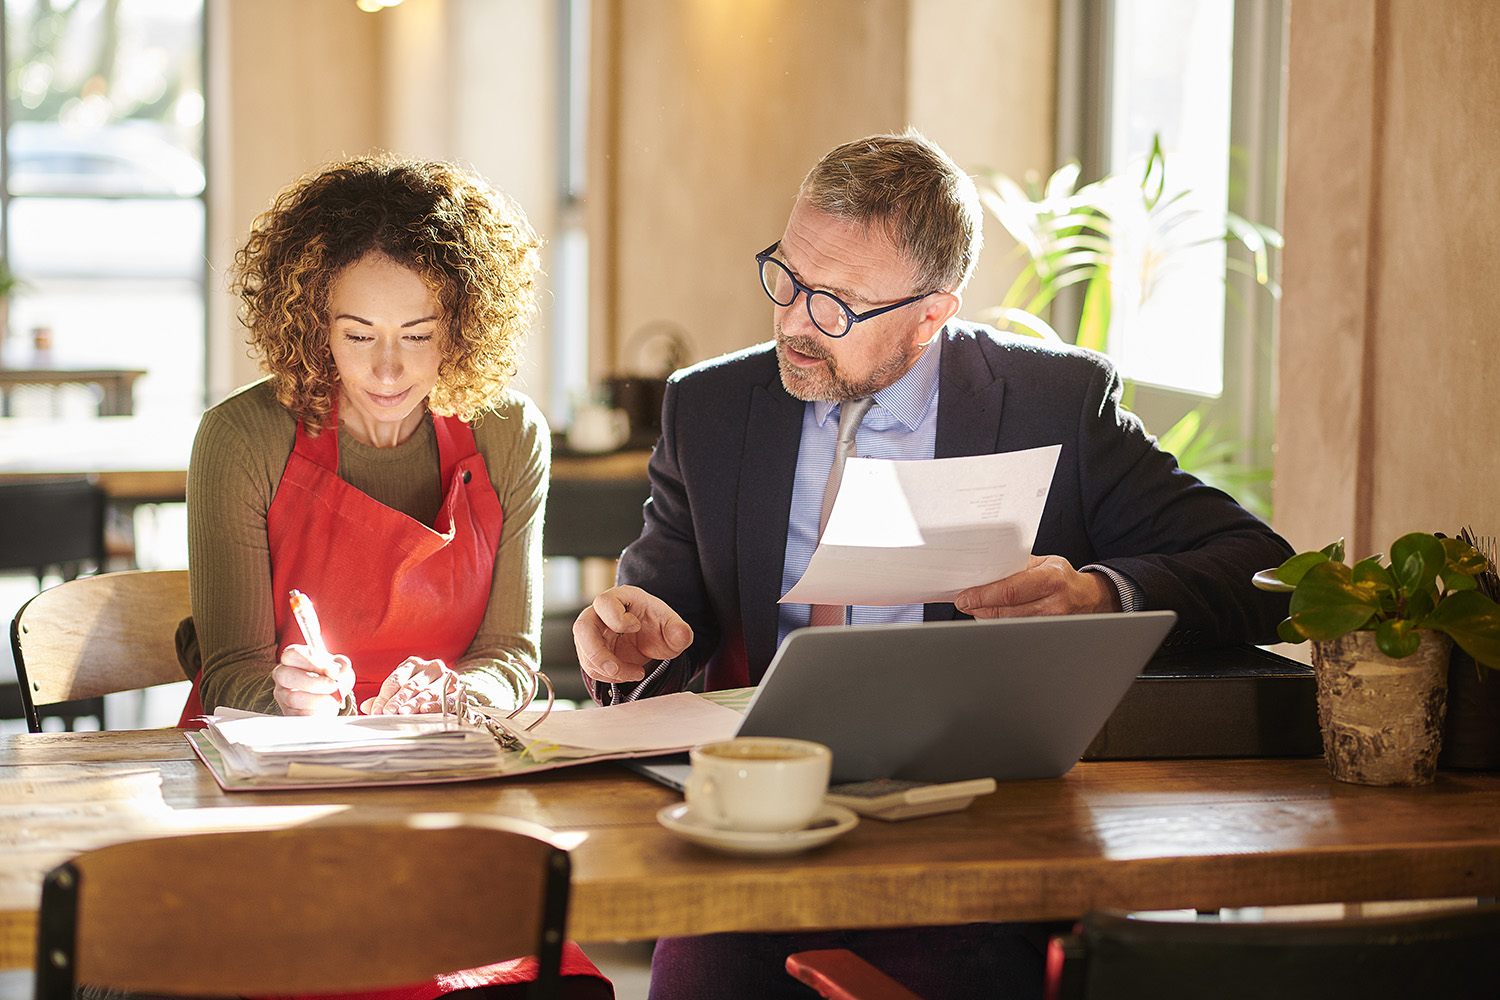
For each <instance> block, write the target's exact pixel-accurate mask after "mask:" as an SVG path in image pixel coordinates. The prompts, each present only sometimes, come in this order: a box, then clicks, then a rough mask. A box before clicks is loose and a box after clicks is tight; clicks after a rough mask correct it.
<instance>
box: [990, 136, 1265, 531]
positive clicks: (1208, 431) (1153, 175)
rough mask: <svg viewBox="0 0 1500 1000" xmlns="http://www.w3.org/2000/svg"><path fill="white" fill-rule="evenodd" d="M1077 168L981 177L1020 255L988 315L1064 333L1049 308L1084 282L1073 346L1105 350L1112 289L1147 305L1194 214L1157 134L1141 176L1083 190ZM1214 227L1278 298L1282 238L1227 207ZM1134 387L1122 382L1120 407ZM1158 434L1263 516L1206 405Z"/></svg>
mask: <svg viewBox="0 0 1500 1000" xmlns="http://www.w3.org/2000/svg"><path fill="white" fill-rule="evenodd" d="M1080 174H1081V168H1080V167H1079V165H1078V164H1077V163H1076V162H1074V163H1069V164H1066V165H1065V166H1063V167H1061V168H1059V169H1058V170H1057V171H1056V172H1055V173H1053V174H1052V176H1051V177H1049V178H1048V179H1047V181H1046V183H1045V184H1044V185H1041V186H1038V185H1037V184H1036V183H1035V182H1029V183H1028V184H1027V185H1026V186H1025V187H1023V186H1022V185H1020V184H1018V183H1016V182H1015V181H1013V180H1011V179H1010V178H1008V177H1006V176H1004V175H1002V174H998V173H995V172H993V171H990V172H986V173H984V174H983V176H982V178H981V183H980V200H981V202H982V203H983V204H984V206H985V208H986V209H987V210H988V211H989V212H990V213H991V214H992V215H993V216H994V217H995V218H996V219H997V220H998V221H999V222H1000V224H1001V225H1003V226H1004V227H1005V229H1006V231H1007V232H1009V233H1010V235H1011V236H1012V238H1014V239H1015V241H1016V244H1017V250H1016V252H1017V253H1018V254H1021V255H1022V256H1023V257H1024V264H1023V266H1022V268H1021V271H1020V273H1019V274H1018V275H1017V277H1016V279H1015V280H1014V281H1013V282H1012V283H1011V286H1010V288H1009V289H1008V290H1007V292H1006V294H1005V296H1004V298H1002V300H1001V302H1000V304H999V306H997V307H996V308H995V309H993V310H992V311H991V313H990V315H988V316H987V317H985V318H987V319H989V320H990V321H991V322H993V323H994V324H995V325H996V326H997V327H999V328H1000V329H1007V328H1019V331H1020V332H1023V333H1027V334H1030V335H1034V336H1041V337H1044V338H1048V339H1058V340H1061V339H1064V338H1062V337H1059V336H1058V335H1057V333H1056V332H1055V331H1054V329H1053V328H1052V326H1051V324H1050V322H1049V318H1050V313H1051V306H1052V303H1053V301H1054V300H1055V299H1056V298H1057V296H1058V295H1059V293H1061V292H1062V291H1063V290H1064V289H1067V288H1070V287H1072V286H1074V285H1081V286H1082V288H1083V293H1082V295H1083V301H1082V306H1081V310H1080V313H1079V320H1078V329H1077V333H1076V336H1075V337H1074V338H1073V343H1075V344H1077V345H1078V346H1080V347H1087V348H1090V349H1093V350H1096V351H1101V352H1102V351H1104V350H1105V349H1106V348H1107V347H1108V346H1109V331H1110V326H1111V324H1112V323H1113V322H1115V321H1116V317H1115V315H1114V312H1115V308H1114V307H1115V302H1116V295H1117V293H1118V291H1119V290H1120V289H1121V288H1129V289H1134V290H1135V291H1136V292H1137V294H1138V296H1139V300H1140V301H1141V302H1144V301H1145V299H1146V298H1148V297H1149V296H1150V295H1151V294H1152V292H1153V290H1154V289H1155V287H1156V285H1157V282H1158V280H1159V279H1160V277H1161V276H1162V275H1163V274H1165V273H1166V272H1167V271H1168V270H1169V269H1170V268H1171V267H1173V265H1174V263H1175V262H1176V259H1177V258H1178V257H1180V254H1181V252H1182V251H1183V250H1185V249H1187V248H1190V247H1193V246H1196V245H1198V244H1199V243H1201V242H1202V240H1192V239H1185V238H1183V237H1182V236H1181V235H1180V234H1181V232H1182V231H1183V230H1184V229H1185V228H1186V227H1185V226H1184V224H1185V223H1187V222H1188V221H1189V220H1190V219H1192V218H1193V217H1194V216H1196V215H1198V214H1199V212H1200V210H1198V209H1195V208H1193V207H1192V206H1191V205H1190V204H1189V201H1188V195H1189V194H1190V192H1188V191H1179V192H1177V193H1175V194H1173V195H1170V196H1168V195H1167V194H1166V193H1165V192H1166V154H1165V152H1164V151H1163V150H1162V148H1161V140H1160V137H1159V136H1158V137H1154V138H1153V140H1152V144H1151V152H1150V154H1149V155H1148V156H1147V158H1146V164H1145V168H1144V170H1143V172H1142V174H1141V176H1140V178H1139V180H1134V179H1131V178H1127V177H1124V176H1121V175H1118V174H1112V175H1109V176H1106V177H1104V178H1102V179H1101V180H1099V181H1096V182H1094V183H1092V184H1088V185H1085V186H1084V187H1081V188H1080V187H1078V180H1079V176H1080ZM1221 232H1222V235H1221V236H1219V237H1217V239H1222V240H1226V241H1230V242H1233V243H1237V244H1239V245H1241V246H1243V247H1244V248H1245V249H1246V250H1248V251H1249V253H1250V257H1251V260H1250V263H1249V264H1248V265H1247V264H1246V263H1245V262H1244V261H1241V260H1237V259H1235V258H1234V257H1232V256H1231V257H1230V258H1229V260H1228V265H1229V267H1231V268H1235V269H1241V270H1246V269H1248V270H1249V272H1250V273H1251V274H1253V275H1254V277H1255V281H1256V283H1257V284H1258V285H1260V286H1261V287H1263V288H1265V289H1266V290H1267V291H1268V292H1269V293H1270V294H1271V295H1272V296H1279V295H1280V289H1279V288H1278V287H1277V286H1276V284H1275V283H1274V282H1272V281H1271V276H1270V248H1272V247H1280V246H1281V236H1280V234H1278V233H1277V232H1276V231H1275V230H1274V229H1272V228H1270V227H1268V226H1263V225H1259V224H1256V223H1252V222H1250V221H1248V220H1246V219H1244V218H1243V217H1241V216H1239V215H1236V214H1234V213H1232V212H1230V213H1225V217H1224V219H1223V227H1222V230H1221ZM1132 391H1133V387H1132V386H1130V385H1129V384H1127V386H1126V393H1127V395H1126V399H1125V402H1126V405H1129V403H1130V393H1131V392H1132ZM1157 437H1158V441H1159V442H1160V444H1161V446H1162V447H1163V448H1164V449H1166V450H1167V451H1170V452H1172V453H1173V454H1174V455H1176V456H1177V459H1178V462H1179V463H1180V464H1181V465H1182V467H1183V468H1185V469H1187V470H1188V471H1189V472H1192V473H1193V474H1194V475H1196V476H1198V477H1199V478H1200V479H1202V480H1204V481H1205V482H1207V483H1209V484H1211V485H1214V486H1217V487H1219V488H1220V489H1223V490H1225V491H1226V492H1228V493H1231V494H1234V495H1236V496H1237V497H1239V498H1240V500H1241V502H1242V503H1244V504H1245V505H1246V506H1247V507H1250V508H1251V509H1252V510H1254V511H1255V512H1256V513H1258V514H1260V515H1261V516H1262V517H1266V516H1269V513H1270V511H1269V502H1268V501H1267V500H1266V499H1265V498H1262V497H1260V496H1258V495H1254V494H1249V493H1247V492H1246V490H1245V487H1247V486H1253V485H1254V484H1257V483H1263V482H1265V481H1268V480H1269V478H1270V476H1269V471H1268V470H1265V469H1253V468H1251V469H1247V468H1246V467H1244V466H1243V465H1241V464H1239V463H1237V462H1235V461H1234V460H1233V459H1234V456H1235V455H1236V454H1237V453H1238V452H1239V451H1240V450H1241V448H1242V442H1239V441H1235V440H1229V439H1226V438H1224V436H1223V435H1222V434H1221V433H1220V431H1219V428H1218V427H1217V426H1216V425H1215V424H1214V423H1213V422H1212V421H1210V420H1208V419H1207V414H1206V407H1203V406H1199V407H1197V408H1196V409H1194V410H1192V411H1190V412H1189V413H1187V414H1186V415H1185V416H1183V417H1182V418H1181V419H1180V420H1179V421H1178V422H1177V423H1176V424H1174V425H1173V426H1172V427H1171V428H1169V429H1168V430H1166V431H1165V432H1163V433H1160V434H1158V436H1157Z"/></svg>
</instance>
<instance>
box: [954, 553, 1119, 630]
mask: <svg viewBox="0 0 1500 1000" xmlns="http://www.w3.org/2000/svg"><path fill="white" fill-rule="evenodd" d="M953 604H954V606H955V607H956V608H958V610H960V611H962V612H963V613H964V614H966V615H973V616H974V617H975V618H1019V617H1022V616H1025V615H1081V614H1090V613H1094V612H1106V611H1119V610H1120V594H1119V592H1118V591H1117V590H1115V584H1114V581H1113V580H1111V579H1110V578H1109V577H1107V576H1105V575H1104V574H1103V573H1092V572H1090V573H1080V572H1078V571H1077V570H1075V569H1074V568H1073V564H1072V563H1070V562H1068V561H1067V560H1066V559H1064V558H1063V557H1062V556H1038V555H1033V556H1032V557H1031V558H1030V560H1029V562H1028V565H1027V566H1026V568H1025V569H1023V570H1021V571H1020V572H1019V573H1015V574H1012V575H1011V576H1008V577H1006V578H1005V579H1003V580H996V581H995V582H994V583H986V584H982V585H980V586H978V587H970V588H969V589H968V590H965V591H961V592H960V593H959V595H958V596H957V597H956V598H954V600H953Z"/></svg>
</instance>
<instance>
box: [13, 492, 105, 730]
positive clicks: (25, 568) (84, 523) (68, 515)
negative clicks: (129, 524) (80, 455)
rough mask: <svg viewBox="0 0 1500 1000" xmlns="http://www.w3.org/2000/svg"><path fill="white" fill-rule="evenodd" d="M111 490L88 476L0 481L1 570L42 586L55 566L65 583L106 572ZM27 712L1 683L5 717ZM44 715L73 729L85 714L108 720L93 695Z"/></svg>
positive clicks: (49, 709) (15, 690)
mask: <svg viewBox="0 0 1500 1000" xmlns="http://www.w3.org/2000/svg"><path fill="white" fill-rule="evenodd" d="M105 501H106V497H105V493H104V490H103V489H101V488H100V487H99V486H98V485H96V484H94V483H91V482H89V481H88V480H86V479H59V480H43V481H40V482H27V483H7V484H4V485H0V573H4V572H17V571H22V572H25V573H28V574H31V575H34V576H35V577H36V581H37V587H38V588H40V587H41V586H42V585H43V583H44V582H45V580H46V576H47V573H48V571H49V570H52V569H56V570H57V572H58V574H59V575H60V576H61V577H62V578H63V580H64V581H70V580H73V579H76V578H77V577H78V576H79V574H81V573H86V572H95V571H99V570H102V569H103V568H104V564H105V558H106V554H105V548H104V509H105ZM24 715H25V712H24V708H23V703H22V700H21V692H20V689H19V687H18V686H16V685H12V684H3V685H0V718H6V719H19V718H22V717H24ZM42 715H45V716H49V717H56V718H60V719H61V720H62V722H63V726H64V727H65V728H66V729H69V730H71V729H72V728H73V727H74V725H76V723H77V720H78V719H80V718H90V717H95V718H98V719H99V720H100V722H101V724H102V722H103V719H104V700H103V699H102V698H87V699H84V700H81V701H70V702H64V703H60V704H56V705H49V706H47V708H46V709H44V710H43V711H42Z"/></svg>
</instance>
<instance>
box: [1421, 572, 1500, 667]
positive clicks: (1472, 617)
mask: <svg viewBox="0 0 1500 1000" xmlns="http://www.w3.org/2000/svg"><path fill="white" fill-rule="evenodd" d="M1426 625H1427V627H1428V628H1435V629H1439V630H1441V631H1443V632H1446V633H1448V634H1449V635H1450V636H1452V637H1453V641H1454V642H1456V643H1458V645H1459V647H1460V648H1462V649H1463V650H1464V652H1466V653H1468V654H1469V655H1470V656H1472V657H1474V659H1475V660H1477V661H1479V662H1480V663H1482V664H1484V665H1485V666H1487V667H1491V668H1494V669H1496V670H1500V607H1497V606H1496V605H1495V602H1494V601H1492V600H1490V599H1489V598H1488V597H1485V596H1484V595H1483V594H1481V593H1479V592H1478V591H1475V590H1466V591H1463V592H1462V593H1458V594H1450V595H1449V596H1448V597H1445V598H1443V600H1442V602H1441V603H1439V604H1438V606H1437V607H1436V608H1434V609H1433V612H1432V614H1430V615H1428V616H1427V622H1426Z"/></svg>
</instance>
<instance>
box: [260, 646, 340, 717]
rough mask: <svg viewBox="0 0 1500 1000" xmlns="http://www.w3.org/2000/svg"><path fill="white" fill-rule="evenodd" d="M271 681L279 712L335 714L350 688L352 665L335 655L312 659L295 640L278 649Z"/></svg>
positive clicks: (308, 652) (288, 713)
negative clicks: (273, 684)
mask: <svg viewBox="0 0 1500 1000" xmlns="http://www.w3.org/2000/svg"><path fill="white" fill-rule="evenodd" d="M271 680H272V681H273V682H275V684H276V704H278V705H280V706H281V714H282V715H338V714H339V712H340V711H342V709H343V707H344V702H345V700H346V699H347V697H348V695H349V693H350V692H351V691H353V690H354V665H353V664H351V663H350V662H349V657H347V656H340V655H338V654H333V655H330V656H327V657H321V656H320V657H316V658H315V657H314V654H313V652H312V650H311V649H310V648H308V647H307V646H306V645H304V644H302V643H300V642H297V643H292V644H291V645H290V646H287V647H286V648H285V649H283V650H282V651H281V662H280V663H278V664H276V666H275V667H273V668H272V670H271Z"/></svg>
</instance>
